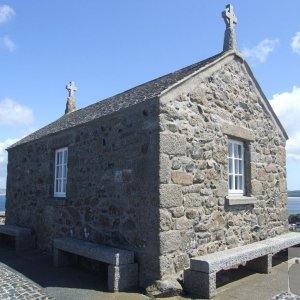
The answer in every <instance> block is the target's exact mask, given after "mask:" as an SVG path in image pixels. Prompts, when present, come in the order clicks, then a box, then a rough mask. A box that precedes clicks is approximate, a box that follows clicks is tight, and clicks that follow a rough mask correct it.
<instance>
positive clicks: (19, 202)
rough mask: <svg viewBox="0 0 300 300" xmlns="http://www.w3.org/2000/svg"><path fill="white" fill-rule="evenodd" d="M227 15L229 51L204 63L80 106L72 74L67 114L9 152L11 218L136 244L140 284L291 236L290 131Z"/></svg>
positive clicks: (40, 237)
mask: <svg viewBox="0 0 300 300" xmlns="http://www.w3.org/2000/svg"><path fill="white" fill-rule="evenodd" d="M223 17H224V20H225V23H226V31H225V39H224V51H223V52H221V53H220V54H217V55H215V56H212V57H210V58H208V59H206V60H203V61H201V62H198V63H196V64H193V65H191V66H188V67H185V68H183V69H181V70H178V71H176V72H174V73H171V74H168V75H166V76H163V77H160V78H158V79H155V80H153V81H150V82H147V83H145V84H143V85H140V86H138V87H135V88H133V89H131V90H128V91H126V92H124V93H121V94H118V95H116V96H113V97H110V98H108V99H105V100H103V101H100V102H97V103H95V104H93V105H90V106H88V107H86V108H84V109H81V110H76V105H75V94H74V93H75V91H76V89H77V88H76V86H75V84H74V82H70V84H69V85H68V86H67V88H69V89H68V91H69V97H68V103H67V108H66V113H65V115H64V116H62V117H61V118H60V119H58V120H57V121H55V122H53V123H51V124H50V125H48V126H46V127H44V128H42V129H40V130H38V131H37V132H35V133H33V134H31V135H29V136H27V137H25V138H24V139H23V140H21V141H19V142H17V143H16V144H15V145H13V146H12V147H10V148H9V149H8V161H9V162H8V178H7V179H8V180H7V204H6V224H8V225H10V224H11V225H17V226H25V227H28V228H31V229H32V230H33V232H34V233H35V235H36V240H37V247H38V248H39V249H43V250H47V251H49V252H50V251H52V245H53V241H54V240H55V239H59V238H72V239H77V240H85V241H88V242H90V243H95V244H99V245H104V246H109V247H115V248H121V249H127V250H130V251H133V252H134V256H135V262H136V263H137V264H138V266H139V269H138V270H139V271H138V285H139V286H142V287H145V286H147V285H148V284H150V283H151V282H153V281H154V280H157V279H164V278H166V277H169V276H174V277H175V278H177V277H178V276H180V275H184V270H185V269H187V268H189V267H190V260H191V259H193V258H197V257H203V256H206V255H209V254H213V253H218V252H220V251H227V250H228V249H231V248H236V247H241V246H245V245H248V244H255V243H256V242H259V241H264V240H268V239H270V238H273V237H275V236H281V235H283V234H285V233H287V232H288V221H287V188H286V168H285V163H286V152H285V144H286V140H287V138H288V137H287V134H286V132H285V130H284V129H283V127H282V125H281V123H280V122H279V120H278V118H277V117H276V115H275V113H274V112H273V110H272V108H271V106H270V104H269V103H268V100H267V99H266V97H265V95H264V94H263V92H262V90H261V88H260V86H259V84H258V82H257V81H256V79H255V78H254V76H253V74H252V72H251V70H250V68H249V66H248V64H247V62H246V61H245V60H244V59H243V57H242V56H241V54H240V53H239V51H238V50H237V46H236V40H235V33H234V25H235V24H236V23H237V19H236V17H235V16H234V13H233V8H232V6H228V7H226V10H225V12H224V13H223ZM80 245H81V244H80ZM268 249H269V248H268ZM196 271H197V270H196ZM197 274H198V273H197ZM207 295H211V294H210V293H208V294H207Z"/></svg>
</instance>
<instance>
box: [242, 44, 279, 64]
mask: <svg viewBox="0 0 300 300" xmlns="http://www.w3.org/2000/svg"><path fill="white" fill-rule="evenodd" d="M278 43H279V39H264V40H262V41H261V42H260V43H259V44H258V45H256V46H255V47H253V48H246V47H244V49H243V50H242V53H243V54H244V56H245V57H246V58H251V59H253V60H255V61H258V62H260V63H263V62H265V61H266V59H267V57H268V56H269V54H270V53H271V52H273V51H274V49H275V47H276V45H277V44H278Z"/></svg>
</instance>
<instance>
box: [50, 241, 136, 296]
mask: <svg viewBox="0 0 300 300" xmlns="http://www.w3.org/2000/svg"><path fill="white" fill-rule="evenodd" d="M53 248H54V257H53V259H54V265H55V266H56V267H59V266H65V265H70V264H73V263H74V254H75V255H78V256H83V257H86V258H90V259H94V260H97V261H100V262H104V263H107V264H108V281H107V286H108V290H109V291H112V292H116V291H123V290H128V289H131V288H135V287H136V286H137V280H138V265H137V264H136V263H134V252H133V251H129V250H124V249H119V248H114V247H108V246H102V245H98V244H95V243H91V242H87V241H83V240H77V239H72V238H57V239H54V241H53Z"/></svg>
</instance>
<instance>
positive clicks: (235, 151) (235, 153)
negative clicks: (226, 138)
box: [234, 144, 239, 158]
mask: <svg viewBox="0 0 300 300" xmlns="http://www.w3.org/2000/svg"><path fill="white" fill-rule="evenodd" d="M234 157H235V158H237V157H239V154H238V145H237V144H234Z"/></svg>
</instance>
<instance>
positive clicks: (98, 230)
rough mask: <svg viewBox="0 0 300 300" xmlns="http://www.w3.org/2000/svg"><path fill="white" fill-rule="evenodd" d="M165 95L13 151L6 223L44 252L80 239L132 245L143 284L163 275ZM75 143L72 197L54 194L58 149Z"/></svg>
mask: <svg viewBox="0 0 300 300" xmlns="http://www.w3.org/2000/svg"><path fill="white" fill-rule="evenodd" d="M158 107H159V106H158V100H157V99H153V100H152V101H150V102H145V103H143V104H139V105H136V106H134V107H131V108H129V109H126V110H122V112H120V113H115V114H113V115H110V116H108V117H105V118H102V119H100V120H96V121H94V122H92V123H88V124H86V125H84V126H80V127H76V128H73V129H69V130H66V131H64V132H61V133H59V134H55V135H53V136H49V137H46V138H43V139H41V140H37V141H35V142H31V143H28V144H25V145H21V146H19V147H16V148H13V149H11V150H9V164H8V183H7V207H6V222H7V223H8V224H18V225H23V226H26V227H30V228H32V229H33V230H34V231H35V233H36V236H37V245H38V248H39V249H43V250H46V251H48V252H49V253H51V252H52V240H53V238H56V237H74V238H78V239H85V240H89V241H93V242H96V243H100V244H104V245H112V246H117V247H122V248H128V249H132V250H134V251H135V253H136V259H137V261H138V263H139V268H140V270H139V271H140V284H141V285H146V284H147V283H149V282H151V281H152V280H153V279H157V278H158V277H159V262H158V257H159V239H158V235H159V229H158V228H159V224H158V222H159V211H158V206H159V204H158V203H159V198H158V184H159V182H158V167H159V166H158V161H159V159H158V155H159V152H158V137H159V135H158V132H159V120H158ZM61 147H68V154H69V157H68V182H67V197H66V198H65V199H64V198H54V197H53V180H54V157H55V149H58V148H61Z"/></svg>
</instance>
